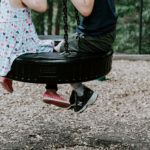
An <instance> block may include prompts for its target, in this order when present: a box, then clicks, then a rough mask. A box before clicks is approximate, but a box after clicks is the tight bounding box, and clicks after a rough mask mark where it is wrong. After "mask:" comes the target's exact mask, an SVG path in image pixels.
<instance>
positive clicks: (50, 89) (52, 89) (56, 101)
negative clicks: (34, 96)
mask: <svg viewBox="0 0 150 150" xmlns="http://www.w3.org/2000/svg"><path fill="white" fill-rule="evenodd" d="M57 90H58V88H57V85H51V84H47V85H46V92H45V93H44V96H43V101H44V102H45V103H47V104H53V105H55V106H58V107H62V108H68V107H69V106H70V103H69V101H68V100H66V99H64V98H61V97H60V96H59V95H58V94H57Z"/></svg>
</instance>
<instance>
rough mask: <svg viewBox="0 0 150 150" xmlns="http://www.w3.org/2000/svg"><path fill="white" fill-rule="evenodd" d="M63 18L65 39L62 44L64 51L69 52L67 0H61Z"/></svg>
mask: <svg viewBox="0 0 150 150" xmlns="http://www.w3.org/2000/svg"><path fill="white" fill-rule="evenodd" d="M63 12H64V15H63V19H64V40H65V44H64V48H65V52H66V53H69V50H68V46H69V44H68V17H67V16H68V15H67V0H63Z"/></svg>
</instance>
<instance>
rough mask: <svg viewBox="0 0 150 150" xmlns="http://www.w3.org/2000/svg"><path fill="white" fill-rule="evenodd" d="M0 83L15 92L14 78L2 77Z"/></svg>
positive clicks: (7, 89) (9, 90)
mask: <svg viewBox="0 0 150 150" xmlns="http://www.w3.org/2000/svg"><path fill="white" fill-rule="evenodd" d="M0 84H1V85H2V87H3V88H4V89H5V90H6V91H8V92H10V93H12V92H13V87H12V80H11V79H7V78H4V77H2V79H1V80H0Z"/></svg>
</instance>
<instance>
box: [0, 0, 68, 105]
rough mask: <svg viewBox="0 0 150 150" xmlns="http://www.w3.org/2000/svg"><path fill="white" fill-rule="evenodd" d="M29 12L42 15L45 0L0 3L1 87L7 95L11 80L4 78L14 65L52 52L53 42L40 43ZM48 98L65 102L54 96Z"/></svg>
mask: <svg viewBox="0 0 150 150" xmlns="http://www.w3.org/2000/svg"><path fill="white" fill-rule="evenodd" d="M31 9H33V10H35V11H38V12H45V11H46V9H47V0H1V5H0V76H1V77H2V79H1V81H0V83H1V85H2V86H3V88H4V89H6V90H7V91H8V92H10V93H12V92H13V87H12V80H11V79H8V78H5V76H6V75H7V74H8V72H9V71H10V70H11V66H12V64H13V61H14V60H15V59H16V58H17V57H19V56H20V55H23V54H27V53H42V52H53V49H54V41H52V40H42V41H41V40H39V38H38V36H37V33H36V31H35V27H34V25H33V22H32V19H31ZM46 93H48V91H47V92H46ZM49 93H50V92H49ZM51 96H52V97H56V99H61V100H64V101H67V100H65V99H63V98H61V97H60V96H59V95H58V94H57V93H56V92H53V94H52V95H51ZM67 104H68V105H69V103H68V102H67Z"/></svg>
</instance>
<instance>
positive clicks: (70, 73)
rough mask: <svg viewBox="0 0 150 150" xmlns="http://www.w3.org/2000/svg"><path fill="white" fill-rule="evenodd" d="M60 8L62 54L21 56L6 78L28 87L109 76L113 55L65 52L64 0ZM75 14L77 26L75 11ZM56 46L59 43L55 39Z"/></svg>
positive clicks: (65, 9)
mask: <svg viewBox="0 0 150 150" xmlns="http://www.w3.org/2000/svg"><path fill="white" fill-rule="evenodd" d="M63 6H64V9H63V11H64V24H65V25H64V32H65V34H64V40H65V53H38V54H37V53H36V54H24V55H22V56H20V57H18V58H17V59H16V60H15V61H14V63H13V65H12V68H11V71H10V72H9V73H8V75H7V78H10V79H12V80H17V81H22V82H28V83H41V84H45V83H51V84H57V83H58V84H60V83H74V82H85V81H90V80H94V79H97V78H99V77H103V76H105V75H106V74H108V73H109V72H110V70H111V65H112V54H113V52H112V51H109V52H108V53H106V54H105V55H101V54H100V55H98V54H91V53H90V54H84V53H76V52H73V51H71V50H68V33H67V32H68V31H67V28H68V26H67V0H63ZM75 12H76V18H77V22H78V23H79V17H78V12H77V10H75ZM44 38H45V37H44ZM51 39H53V38H51ZM54 39H55V38H54ZM55 42H56V43H58V42H59V40H57V39H55Z"/></svg>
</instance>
